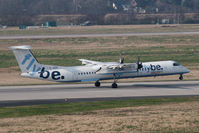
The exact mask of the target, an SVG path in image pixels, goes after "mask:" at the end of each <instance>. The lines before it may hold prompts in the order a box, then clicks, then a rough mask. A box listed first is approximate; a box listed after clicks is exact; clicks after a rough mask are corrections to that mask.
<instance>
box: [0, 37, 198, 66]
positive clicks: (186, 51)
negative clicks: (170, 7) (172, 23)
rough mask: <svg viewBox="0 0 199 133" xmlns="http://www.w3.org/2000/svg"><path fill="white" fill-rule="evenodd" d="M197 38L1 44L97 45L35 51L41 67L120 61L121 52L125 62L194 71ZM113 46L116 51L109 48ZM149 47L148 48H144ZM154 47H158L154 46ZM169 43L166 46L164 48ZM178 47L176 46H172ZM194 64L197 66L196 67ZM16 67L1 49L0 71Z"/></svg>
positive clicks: (12, 60) (13, 42) (117, 38)
mask: <svg viewBox="0 0 199 133" xmlns="http://www.w3.org/2000/svg"><path fill="white" fill-rule="evenodd" d="M198 42H199V37H198V35H187V36H184V35H177V36H145V37H133V36H132V37H100V38H95V37H93V38H87V37H85V38H60V39H19V40H0V45H1V44H4V45H6V44H9V45H16V44H20V45H26V44H31V45H32V46H34V44H46V45H47V46H50V45H55V44H66V45H69V46H71V47H74V48H78V47H79V46H81V47H83V48H86V47H88V44H97V46H95V47H96V48H95V49H93V48H92V47H90V46H89V47H88V48H87V49H85V50H81V48H80V49H73V50H71V49H64V50H57V49H53V50H45V49H41V50H34V49H33V53H34V54H35V56H36V57H37V59H38V60H39V61H40V63H42V64H50V65H60V66H74V65H81V62H79V61H78V60H77V59H80V58H85V59H90V60H97V61H118V59H119V56H120V53H122V54H123V55H124V57H125V62H135V61H136V60H137V57H138V56H140V57H141V60H142V61H143V62H145V61H160V60H175V61H178V62H179V63H181V64H182V65H185V66H187V67H189V68H191V69H197V68H198V67H197V66H199V65H198V64H199V62H198V57H199V45H197V44H198ZM110 44H112V46H113V47H115V48H112V49H111V48H109V45H110ZM144 44H149V45H147V46H142V45H144ZM153 44H155V45H153ZM165 44H167V45H165ZM173 44H177V45H175V46H174V47H169V45H171V46H172V45H173ZM193 64H194V65H193ZM13 66H17V62H16V60H15V58H14V56H13V53H12V52H11V51H10V50H0V68H9V67H13Z"/></svg>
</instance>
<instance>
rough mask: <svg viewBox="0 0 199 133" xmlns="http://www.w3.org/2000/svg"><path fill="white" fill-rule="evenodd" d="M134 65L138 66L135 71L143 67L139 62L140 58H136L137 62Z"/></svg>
mask: <svg viewBox="0 0 199 133" xmlns="http://www.w3.org/2000/svg"><path fill="white" fill-rule="evenodd" d="M136 64H137V66H138V67H137V71H138V70H139V69H141V68H142V67H143V65H142V62H141V61H140V57H139V56H138V60H137V62H136Z"/></svg>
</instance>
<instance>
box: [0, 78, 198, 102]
mask: <svg viewBox="0 0 199 133" xmlns="http://www.w3.org/2000/svg"><path fill="white" fill-rule="evenodd" d="M118 85H119V88H116V89H113V88H111V83H102V86H101V87H100V88H96V87H94V84H60V85H31V86H1V87H0V106H9V105H26V104H31V105H32V104H42V103H60V102H66V101H73V100H74V101H83V100H84V99H86V100H87V101H92V100H96V99H98V100H99V99H125V98H138V97H165V96H166V97H167V96H190V95H199V81H172V82H138V83H118Z"/></svg>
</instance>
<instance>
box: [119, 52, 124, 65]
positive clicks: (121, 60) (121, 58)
mask: <svg viewBox="0 0 199 133" xmlns="http://www.w3.org/2000/svg"><path fill="white" fill-rule="evenodd" d="M123 63H124V57H123V56H122V55H121V54H120V64H123Z"/></svg>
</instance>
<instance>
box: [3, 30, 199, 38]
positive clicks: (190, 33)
mask: <svg viewBox="0 0 199 133" xmlns="http://www.w3.org/2000/svg"><path fill="white" fill-rule="evenodd" d="M194 34H195V35H197V34H199V32H155V33H154V32H151V33H115V34H112V33H107V34H71V35H69V34H66V35H15V36H0V40H10V39H46V38H77V37H115V36H116V37H117V36H157V35H194Z"/></svg>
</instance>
